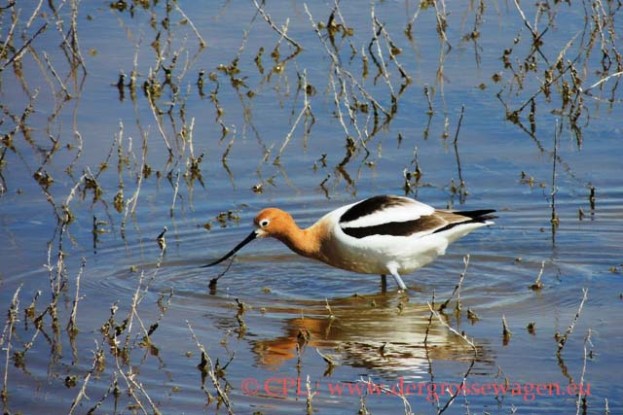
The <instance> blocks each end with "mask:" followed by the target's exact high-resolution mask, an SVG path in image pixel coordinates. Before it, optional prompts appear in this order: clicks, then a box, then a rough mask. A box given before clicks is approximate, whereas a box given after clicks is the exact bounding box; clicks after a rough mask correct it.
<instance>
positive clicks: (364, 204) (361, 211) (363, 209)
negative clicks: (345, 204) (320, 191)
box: [340, 196, 405, 223]
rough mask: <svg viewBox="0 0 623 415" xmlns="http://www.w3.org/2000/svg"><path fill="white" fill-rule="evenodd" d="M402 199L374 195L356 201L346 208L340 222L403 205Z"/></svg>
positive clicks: (350, 220)
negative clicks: (353, 204)
mask: <svg viewBox="0 0 623 415" xmlns="http://www.w3.org/2000/svg"><path fill="white" fill-rule="evenodd" d="M403 205H405V201H404V199H401V198H398V197H392V196H374V197H371V198H369V199H366V200H363V201H361V202H359V203H357V204H356V205H355V206H353V207H351V208H350V209H348V210H347V211H346V212H344V214H343V215H342V217H341V218H340V223H346V222H352V221H355V220H357V219H359V218H362V217H364V216H368V215H371V214H373V213H374V212H378V211H381V210H384V209H387V208H388V207H392V206H403Z"/></svg>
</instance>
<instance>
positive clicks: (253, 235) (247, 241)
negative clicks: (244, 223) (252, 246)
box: [203, 231, 257, 268]
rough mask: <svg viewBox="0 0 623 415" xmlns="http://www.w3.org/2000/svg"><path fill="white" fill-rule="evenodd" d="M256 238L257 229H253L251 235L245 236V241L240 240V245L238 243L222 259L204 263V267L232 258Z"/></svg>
mask: <svg viewBox="0 0 623 415" xmlns="http://www.w3.org/2000/svg"><path fill="white" fill-rule="evenodd" d="M255 238H257V233H256V231H253V232H251V233H250V234H249V236H247V237H246V238H244V241H242V242H240V243H239V244H238V245H236V246H235V247H234V249H232V250H231V251H229V252H228V253H227V254H226V255H225V256H224V257H223V258H221V259H217V260H216V261H214V262H211V263H209V264H208V265H203V268H205V267H211V266H213V265H217V264H220V263H221V262H223V261H225V260H226V259H227V258H230V257H231V256H233V255H234V254H235V253H236V252H238V251H240V250H241V249H242V247H243V246H245V245H246V244H248V243H249V242H251V241H252V240H254V239H255Z"/></svg>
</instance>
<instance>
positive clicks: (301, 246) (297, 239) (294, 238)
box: [278, 225, 327, 259]
mask: <svg viewBox="0 0 623 415" xmlns="http://www.w3.org/2000/svg"><path fill="white" fill-rule="evenodd" d="M326 237H327V235H326V232H324V230H323V228H322V227H319V226H315V225H314V226H311V227H309V228H307V229H301V228H299V227H298V226H296V228H293V229H290V231H289V232H288V234H286V235H282V236H278V239H279V240H280V241H281V242H283V243H284V244H286V245H287V246H288V248H290V249H291V250H293V251H294V252H296V253H297V254H299V255H303V256H306V257H309V258H316V259H321V258H320V255H321V247H322V243H323V241H324V240H325V239H326Z"/></svg>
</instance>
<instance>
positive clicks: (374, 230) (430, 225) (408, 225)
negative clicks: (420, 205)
mask: <svg viewBox="0 0 623 415" xmlns="http://www.w3.org/2000/svg"><path fill="white" fill-rule="evenodd" d="M444 223H445V221H443V220H441V219H439V218H437V217H435V216H423V217H421V218H419V219H416V220H410V221H406V222H387V223H384V224H382V225H375V226H366V227H357V228H348V227H346V228H342V230H343V231H344V233H345V234H346V235H348V236H352V237H353V238H357V239H361V238H365V237H367V236H373V235H390V236H410V235H413V234H416V233H419V232H426V231H429V232H430V233H432V232H434V231H435V229H436V227H438V226H441V225H443V224H444Z"/></svg>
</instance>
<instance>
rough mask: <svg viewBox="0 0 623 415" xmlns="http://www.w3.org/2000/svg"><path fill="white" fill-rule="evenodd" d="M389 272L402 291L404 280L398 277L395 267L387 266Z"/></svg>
mask: <svg viewBox="0 0 623 415" xmlns="http://www.w3.org/2000/svg"><path fill="white" fill-rule="evenodd" d="M389 272H390V273H391V274H392V276H393V277H394V279H395V280H396V284H398V286H399V287H400V289H401V290H403V291H406V289H407V286H406V285H405V282H404V281H403V280H402V278H400V274H398V270H397V269H395V268H394V267H389Z"/></svg>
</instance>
